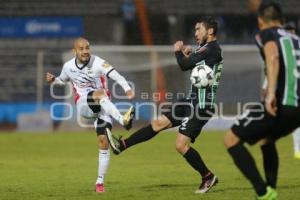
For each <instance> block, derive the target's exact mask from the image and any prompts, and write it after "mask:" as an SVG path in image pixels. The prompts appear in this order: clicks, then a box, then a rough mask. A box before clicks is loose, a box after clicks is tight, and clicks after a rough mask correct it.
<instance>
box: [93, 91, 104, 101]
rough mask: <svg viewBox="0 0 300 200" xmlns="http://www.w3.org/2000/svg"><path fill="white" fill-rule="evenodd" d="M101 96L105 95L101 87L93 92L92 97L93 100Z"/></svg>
mask: <svg viewBox="0 0 300 200" xmlns="http://www.w3.org/2000/svg"><path fill="white" fill-rule="evenodd" d="M103 97H106V92H105V91H104V90H102V89H99V90H96V91H94V92H93V99H94V100H100V99H102V98H103Z"/></svg>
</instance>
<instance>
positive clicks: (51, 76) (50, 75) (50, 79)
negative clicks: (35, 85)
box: [46, 72, 55, 83]
mask: <svg viewBox="0 0 300 200" xmlns="http://www.w3.org/2000/svg"><path fill="white" fill-rule="evenodd" d="M46 80H47V82H48V83H52V82H53V81H54V80H55V76H54V75H53V74H51V73H49V72H47V74H46Z"/></svg>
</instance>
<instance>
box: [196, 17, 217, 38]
mask: <svg viewBox="0 0 300 200" xmlns="http://www.w3.org/2000/svg"><path fill="white" fill-rule="evenodd" d="M197 23H203V24H204V26H205V28H206V29H209V28H212V29H213V34H214V35H216V34H217V32H218V22H217V21H216V20H215V19H214V18H213V17H203V18H201V19H199V20H198V21H197Z"/></svg>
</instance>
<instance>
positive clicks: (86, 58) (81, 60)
mask: <svg viewBox="0 0 300 200" xmlns="http://www.w3.org/2000/svg"><path fill="white" fill-rule="evenodd" d="M90 58H91V56H90V55H89V56H88V57H84V60H83V59H80V58H77V60H78V61H79V62H80V63H81V64H86V63H88V62H89V61H90Z"/></svg>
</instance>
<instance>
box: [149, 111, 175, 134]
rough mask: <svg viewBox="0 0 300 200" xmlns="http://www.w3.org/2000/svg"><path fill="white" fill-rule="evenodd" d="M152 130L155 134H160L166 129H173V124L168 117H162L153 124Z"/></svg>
mask: <svg viewBox="0 0 300 200" xmlns="http://www.w3.org/2000/svg"><path fill="white" fill-rule="evenodd" d="M151 125H152V129H153V130H154V131H155V132H159V131H161V130H164V129H166V128H170V127H171V122H170V120H169V119H168V118H167V117H166V116H164V115H163V116H160V117H159V118H158V119H155V120H153V121H152V122H151Z"/></svg>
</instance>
